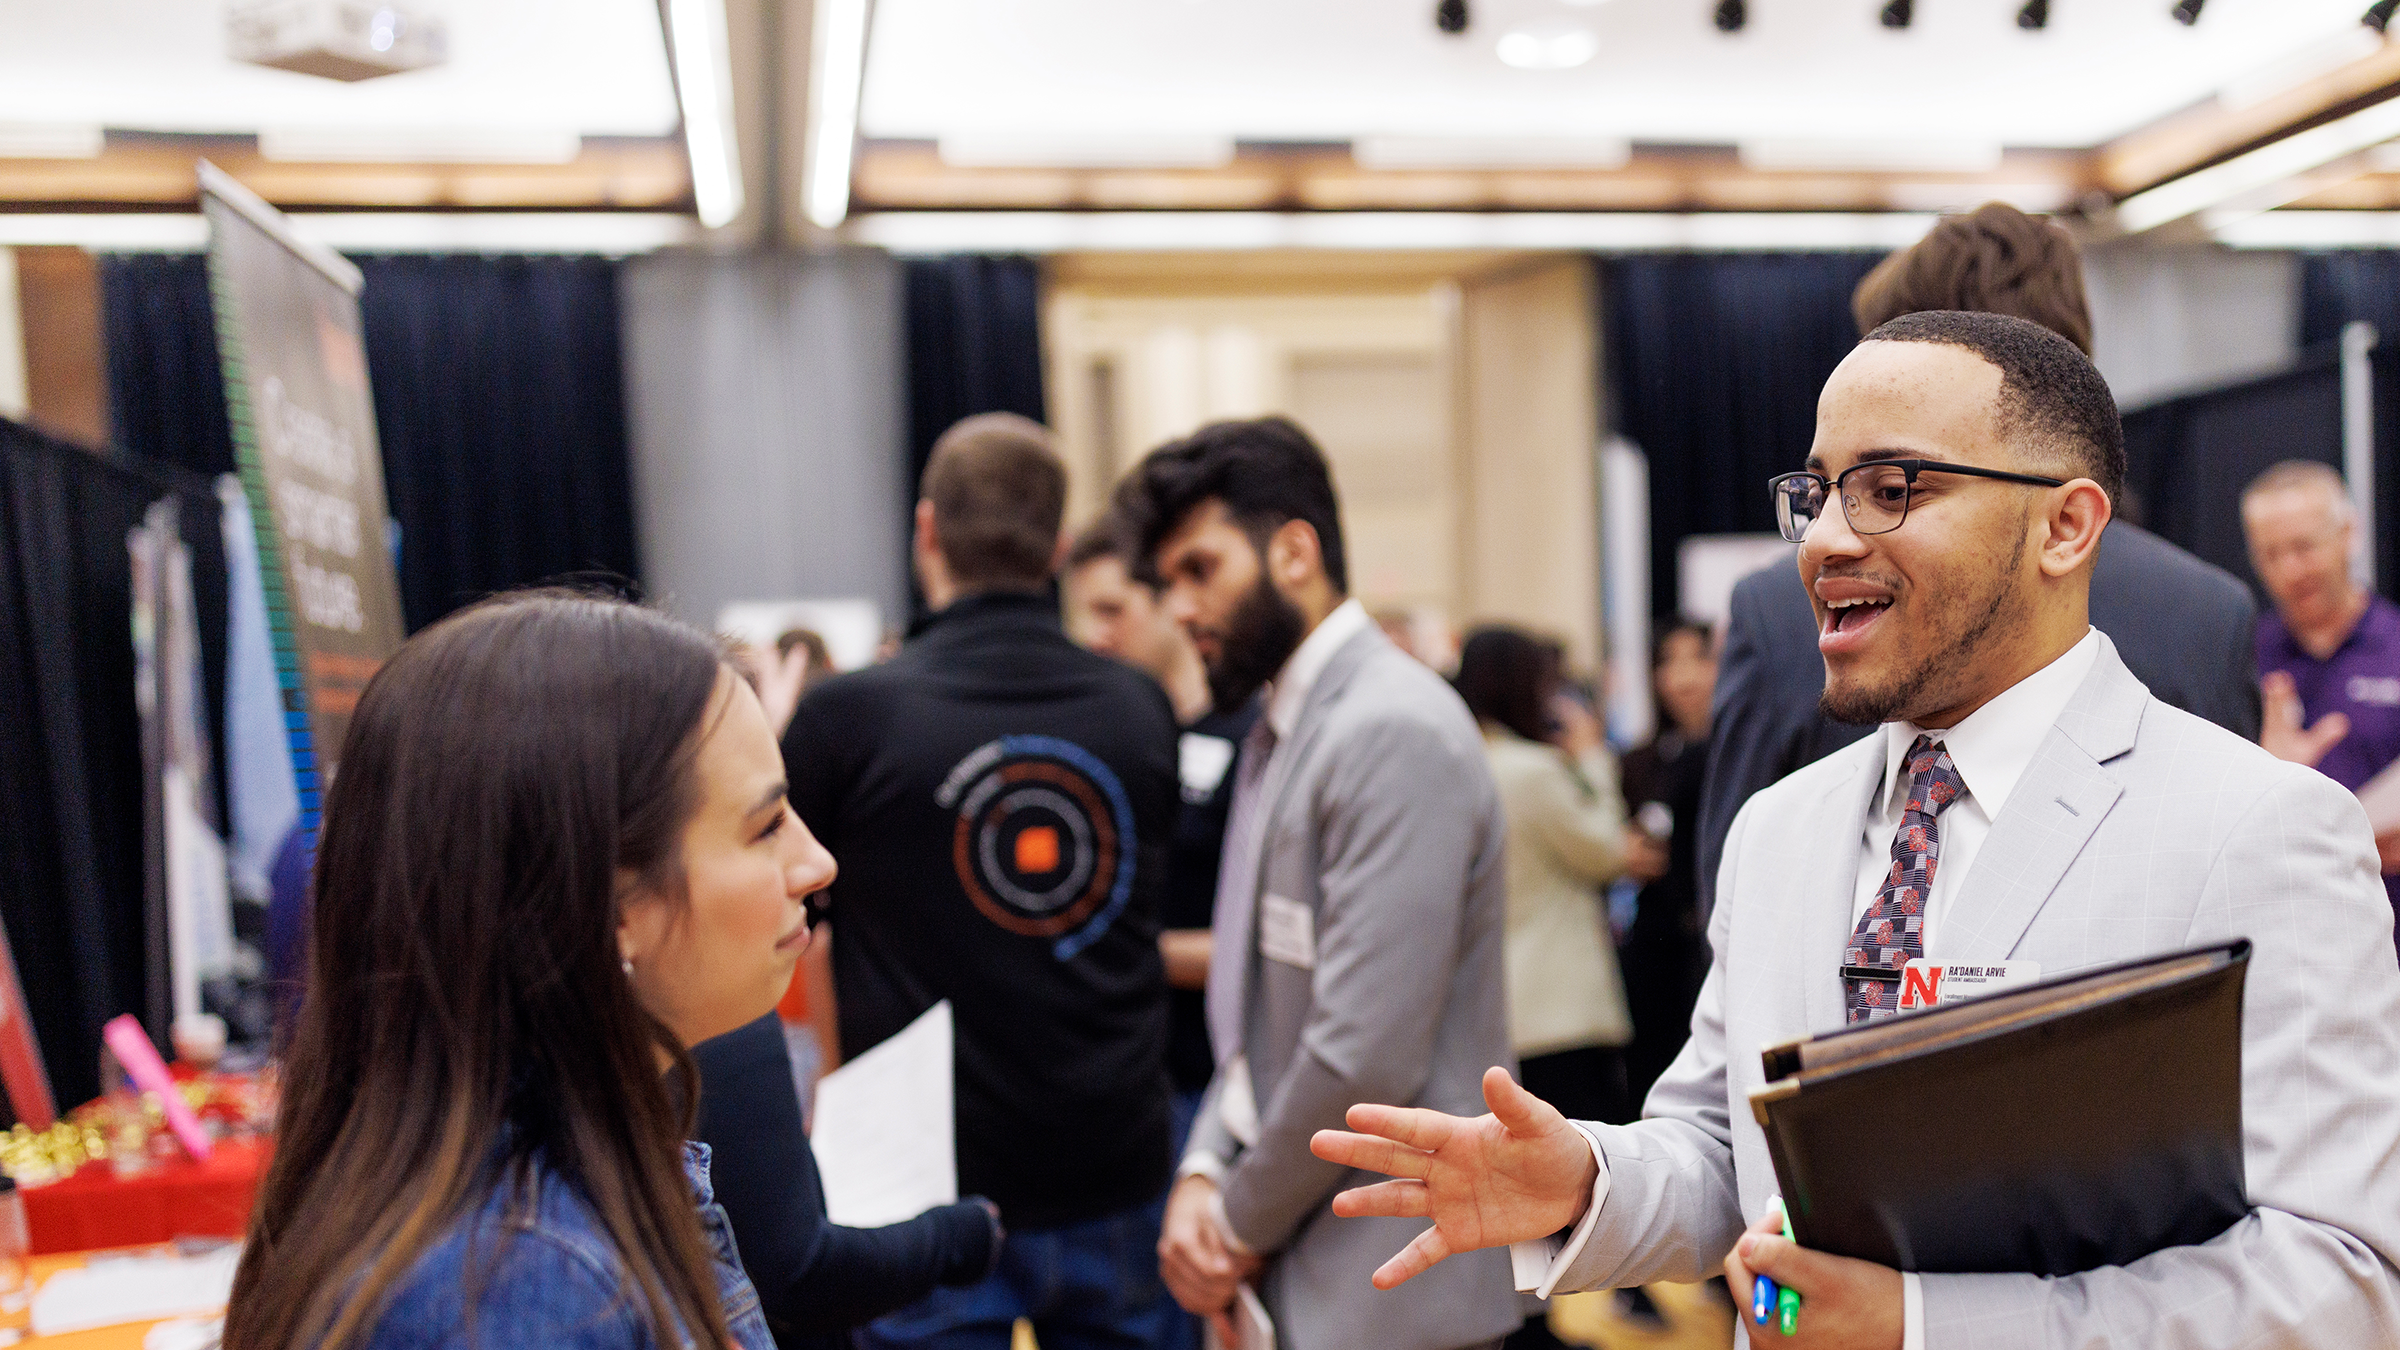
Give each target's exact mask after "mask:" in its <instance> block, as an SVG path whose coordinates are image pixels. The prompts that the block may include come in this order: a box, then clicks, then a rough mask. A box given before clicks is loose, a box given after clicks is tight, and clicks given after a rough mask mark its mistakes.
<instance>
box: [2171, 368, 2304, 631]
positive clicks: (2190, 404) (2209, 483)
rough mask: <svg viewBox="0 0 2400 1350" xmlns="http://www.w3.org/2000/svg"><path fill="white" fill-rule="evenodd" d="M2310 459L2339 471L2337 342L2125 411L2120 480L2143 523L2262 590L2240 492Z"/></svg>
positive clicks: (2259, 593)
mask: <svg viewBox="0 0 2400 1350" xmlns="http://www.w3.org/2000/svg"><path fill="white" fill-rule="evenodd" d="M2286 459H2313V460H2316V461H2318V462H2319V463H2323V464H2330V465H2332V466H2333V467H2334V468H2336V469H2339V468H2341V467H2342V368H2341V353H2340V351H2339V349H2338V347H2325V346H2319V347H2315V348H2311V349H2310V350H2309V351H2308V352H2307V353H2305V354H2304V355H2303V356H2302V357H2301V359H2300V360H2299V361H2298V362H2297V363H2295V364H2294V366H2293V367H2292V369H2290V370H2287V371H2282V372H2279V373H2277V374H2274V375H2269V376H2266V377H2264V378H2261V379H2255V380H2244V381H2243V382H2241V383H2240V384H2235V385H2229V386H2226V387H2225V388H2222V389H2211V390H2207V391H2204V392H2201V393H2197V394H2188V395H2185V396H2183V397H2180V398H2172V399H2168V400H2166V401H2164V402H2161V403H2154V404H2150V405H2148V406H2147V407H2143V408H2137V409H2134V410H2132V411H2129V412H2127V413H2126V414H2125V485H2126V487H2127V488H2128V489H2129V490H2130V494H2131V496H2132V498H2133V504H2134V505H2135V506H2136V507H2137V508H2138V510H2137V512H2136V514H2137V515H2138V516H2139V519H2140V521H2141V523H2142V524H2143V525H2145V526H2147V527H2149V528H2150V530H2152V531H2153V532H2154V533H2156V534H2158V535H2160V536H2162V537H2163V538H2166V539H2168V540H2171V541H2172V542H2174V543H2177V544H2180V545H2182V546H2183V547H2184V548H2186V549H2189V550H2190V551H2191V552H2192V553H2194V554H2196V555H2197V556H2199V557H2200V558H2201V559H2203V560H2205V561H2207V562H2212V563H2215V564H2216V565H2217V566H2219V567H2222V568H2224V569H2225V570H2226V571H2228V572H2231V573H2233V574H2234V575H2235V576H2237V577H2240V578H2241V579H2242V580H2243V581H2244V582H2245V583H2247V584H2248V585H2249V587H2250V589H2251V591H2252V592H2253V593H2254V594H2256V595H2257V596H2258V598H2259V600H2260V602H2261V603H2262V604H2263V603H2265V600H2266V593H2265V592H2264V591H2261V590H2259V586H2258V578H2257V576H2256V575H2255V574H2253V573H2252V572H2251V570H2250V548H2249V544H2248V541H2247V540H2245V539H2244V538H2243V535H2242V513H2241V493H2242V488H2243V487H2244V486H2245V485H2246V484H2248V483H2249V482H2250V480H2251V479H2253V478H2256V477H2257V476H2258V475H2259V474H2260V473H2261V472H2263V471H2264V470H2265V469H2266V467H2267V466H2268V465H2270V464H2274V463H2276V462H2278V461H2281V460H2286Z"/></svg>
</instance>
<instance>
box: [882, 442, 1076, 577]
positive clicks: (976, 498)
mask: <svg viewBox="0 0 2400 1350" xmlns="http://www.w3.org/2000/svg"><path fill="white" fill-rule="evenodd" d="M918 495H920V496H921V497H923V498H924V499H925V500H926V501H928V502H931V503H933V529H934V534H935V536H936V537H937V538H938V539H939V540H940V541H941V548H942V561H943V562H945V563H948V564H949V565H950V575H951V579H952V580H954V581H956V582H957V583H958V585H959V586H960V587H961V588H962V589H965V590H980V589H984V588H987V587H1011V588H1023V589H1028V590H1030V589H1032V588H1035V587H1038V586H1040V585H1041V584H1042V583H1043V582H1045V581H1047V580H1049V579H1050V565H1051V561H1052V560H1053V559H1054V558H1055V557H1056V556H1057V553H1058V527H1059V521H1060V519H1061V518H1062V517H1063V516H1064V515H1065V514H1066V509H1067V470H1066V466H1065V465H1063V464H1061V463H1060V462H1059V458H1058V452H1057V451H1056V450H1054V449H1052V448H1051V445H1050V431H1049V428H1047V427H1044V426H1043V425H1042V424H1041V423H1039V422H1036V421H1034V420H1032V419H1031V418H1026V417H1019V416H1017V415H1016V414H1015V413H978V414H976V415H975V416H973V417H970V418H967V419H966V420H964V421H962V422H960V423H959V424H958V425H956V426H954V427H952V428H950V429H949V430H948V431H945V432H943V433H942V438H941V439H940V440H938V441H935V442H934V443H933V454H932V456H931V457H930V458H928V459H927V460H926V462H925V477H924V480H923V482H922V483H921V485H920V486H919V490H918Z"/></svg>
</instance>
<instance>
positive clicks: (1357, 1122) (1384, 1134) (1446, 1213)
mask: <svg viewBox="0 0 2400 1350" xmlns="http://www.w3.org/2000/svg"><path fill="white" fill-rule="evenodd" d="M1483 1100H1484V1104H1485V1105H1487V1106H1489V1107H1491V1108H1492V1113H1491V1114H1490V1115H1487V1116H1478V1117H1476V1118H1475V1119H1473V1120H1466V1119H1463V1118H1461V1117H1458V1116H1453V1115H1445V1114H1444V1113H1442V1112H1440V1111H1428V1110H1423V1109H1421V1108H1414V1107H1398V1106H1371V1105H1359V1106H1353V1107H1351V1108H1350V1110H1349V1111H1348V1112H1347V1113H1346V1114H1345V1116H1344V1119H1345V1120H1347V1121H1348V1122H1349V1125H1350V1128H1351V1129H1353V1130H1357V1131H1359V1133H1357V1134H1346V1133H1343V1132H1342V1131H1340V1130H1319V1131H1317V1134H1316V1137H1315V1138H1313V1139H1311V1140H1309V1141H1308V1148H1309V1151H1310V1152H1311V1153H1314V1154H1316V1155H1317V1156H1318V1157H1320V1158H1323V1159H1324V1160H1326V1161H1327V1162H1336V1163H1340V1164H1342V1165H1343V1166H1345V1167H1358V1168H1364V1169H1366V1170H1367V1171H1370V1172H1386V1173H1389V1174H1390V1175H1392V1176H1395V1177H1398V1178H1400V1180H1397V1181H1384V1182H1378V1183H1377V1184H1375V1185H1373V1186H1362V1187H1360V1188H1359V1189H1357V1190H1354V1191H1344V1192H1342V1193H1341V1194H1340V1195H1337V1196H1335V1197H1333V1212H1334V1213H1335V1214H1337V1215H1340V1216H1341V1217H1343V1218H1345V1219H1355V1218H1362V1217H1368V1216H1376V1215H1384V1216H1393V1215H1396V1216H1399V1217H1401V1218H1410V1219H1425V1218H1430V1219H1432V1220H1433V1227H1431V1228H1428V1229H1426V1230H1425V1231H1424V1232H1422V1233H1419V1234H1418V1235H1417V1238H1416V1240H1415V1241H1414V1242H1411V1243H1409V1244H1408V1246H1406V1247H1405V1248H1402V1249H1401V1251H1400V1253H1399V1254H1398V1255H1396V1256H1394V1257H1393V1258H1392V1259H1391V1260H1389V1261H1386V1262H1384V1263H1383V1265H1382V1266H1381V1267H1379V1268H1378V1269H1377V1270H1376V1272H1375V1287H1376V1288H1378V1289H1390V1288H1394V1287H1395V1286H1397V1285H1399V1284H1400V1283H1401V1282H1402V1281H1405V1280H1407V1279H1410V1278H1411V1277H1413V1276H1417V1275H1421V1274H1423V1273H1424V1272H1425V1271H1427V1270H1429V1269H1431V1268H1432V1266H1433V1264H1434V1263H1435V1262H1437V1261H1440V1260H1441V1259H1443V1258H1444V1257H1447V1256H1451V1255H1454V1254H1456V1253H1458V1252H1471V1251H1474V1250H1476V1249H1477V1248H1480V1247H1500V1246H1506V1245H1507V1244H1509V1243H1512V1242H1527V1241H1531V1240H1532V1239H1534V1238H1541V1237H1548V1236H1549V1235H1551V1234H1552V1233H1555V1232H1557V1231H1558V1230H1560V1229H1562V1228H1565V1227H1568V1226H1570V1225H1572V1224H1573V1223H1574V1222H1575V1221H1576V1220H1577V1219H1579V1218H1581V1217H1583V1211H1584V1210H1585V1209H1587V1208H1588V1207H1590V1205H1591V1202H1592V1186H1593V1185H1594V1183H1596V1182H1597V1181H1598V1180H1599V1172H1600V1165H1599V1162H1598V1161H1597V1160H1596V1159H1595V1158H1594V1157H1593V1156H1592V1144H1591V1141H1590V1140H1588V1139H1586V1138H1584V1136H1583V1134H1582V1132H1581V1131H1579V1130H1577V1129H1576V1128H1575V1127H1574V1126H1572V1125H1569V1124H1568V1123H1567V1118H1566V1117H1565V1116H1562V1115H1560V1114H1559V1113H1558V1109H1557V1108H1556V1107H1553V1106H1552V1105H1550V1103H1548V1102H1545V1101H1543V1100H1542V1099H1541V1098H1539V1097H1536V1096H1534V1095H1533V1094H1532V1093H1530V1092H1527V1091H1526V1090H1525V1089H1523V1088H1521V1087H1519V1086H1517V1083H1516V1080H1515V1079H1512V1078H1510V1077H1509V1076H1508V1071H1507V1070H1506V1069H1502V1068H1497V1067H1495V1068H1491V1069H1486V1070H1485V1071H1484V1074H1483Z"/></svg>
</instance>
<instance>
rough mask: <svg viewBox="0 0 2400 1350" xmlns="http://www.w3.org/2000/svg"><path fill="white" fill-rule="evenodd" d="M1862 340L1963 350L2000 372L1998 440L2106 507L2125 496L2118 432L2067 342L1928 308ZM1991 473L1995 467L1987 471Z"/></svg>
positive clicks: (2087, 367)
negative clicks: (2074, 482)
mask: <svg viewBox="0 0 2400 1350" xmlns="http://www.w3.org/2000/svg"><path fill="white" fill-rule="evenodd" d="M1864 340H1865V341H1867V342H1936V343H1940V344H1942V345H1944V346H1949V347H1963V348H1965V349H1966V350H1968V351H1971V352H1973V353H1975V354H1976V355H1977V356H1979V357H1981V358H1983V359H1984V360H1985V361H1987V362H1990V363H1991V364H1992V365H1994V366H1996V367H1998V368H1999V370H2000V397H1999V400H1998V402H1997V406H1996V407H1995V408H1994V409H1993V415H1994V417H1995V418H1996V420H1997V421H1998V424H1999V425H1998V428H1997V429H1998V431H1999V433H2000V435H2001V437H2002V438H2003V439H2005V440H2008V441H2011V442H2017V443H2022V444H2025V445H2026V447H2027V448H2028V449H2029V450H2030V451H2031V453H2032V454H2033V455H2034V456H2036V457H2038V458H2040V459H2044V460H2048V461H2052V462H2054V463H2055V464H2056V465H2057V467H2058V468H2060V469H2067V470H2071V472H2069V473H2067V474H2065V475H2064V476H2066V477H2070V478H2089V479H2091V480H2092V481H2093V482H2095V483H2098V484H2099V485H2100V490H2101V491H2103V492H2105V493H2107V494H2108V500H2109V503H2110V504H2111V505H2112V506H2113V505H2114V504H2116V503H2117V502H2118V501H2119V500H2121V499H2122V498H2123V496H2124V494H2125V427H2124V424H2123V423H2122V422H2120V421H2118V420H2117V400H2116V396H2115V395H2113V394H2111V393H2109V391H2108V381H2107V380H2105V379H2102V378H2101V377H2100V371H2099V369H2098V368H2097V367H2095V366H2094V365H2093V364H2092V361H2091V358H2090V357H2088V356H2085V355H2084V354H2083V352H2082V351H2081V350H2080V349H2078V348H2077V347H2076V346H2075V344H2074V343H2072V342H2069V341H2067V340H2066V339H2065V338H2063V337H2060V336H2059V335H2058V334H2056V333H2053V332H2051V331H2050V330H2049V329H2047V328H2044V327H2042V326H2041V325H2040V324H2037V323H2029V322H2027V321H2026V320H2024V319H2018V318H2012V317H2011V316H2009V315H2006V314H1982V313H1970V312H1967V311H1964V310H1948V309H1935V310H1925V311H1921V312H1919V313H1915V314H1903V315H1901V316H1900V317H1899V318H1897V319H1894V320H1892V321H1891V322H1889V323H1887V324H1884V325H1883V326H1882V327H1880V328H1878V329H1876V330H1875V331H1874V332H1872V333H1869V334H1867V336H1866V338H1865V339H1864ZM1992 467H1997V466H1992Z"/></svg>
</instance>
